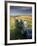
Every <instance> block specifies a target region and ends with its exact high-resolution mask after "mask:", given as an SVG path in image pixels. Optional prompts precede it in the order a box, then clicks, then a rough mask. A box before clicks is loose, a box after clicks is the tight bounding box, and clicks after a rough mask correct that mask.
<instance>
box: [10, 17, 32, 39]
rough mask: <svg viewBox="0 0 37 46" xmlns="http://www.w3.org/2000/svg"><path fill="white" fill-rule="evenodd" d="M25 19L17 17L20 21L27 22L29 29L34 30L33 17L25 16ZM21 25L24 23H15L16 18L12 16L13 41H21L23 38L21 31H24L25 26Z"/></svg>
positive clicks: (11, 33)
mask: <svg viewBox="0 0 37 46" xmlns="http://www.w3.org/2000/svg"><path fill="white" fill-rule="evenodd" d="M23 17H24V18H23ZM23 17H21V16H20V17H19V16H17V18H18V19H19V18H20V19H21V20H26V21H27V25H28V28H32V17H31V16H23ZM26 17H27V18H26ZM29 17H31V18H29ZM28 18H29V19H28ZM21 24H22V21H21V22H20V23H19V22H18V20H16V21H15V18H14V17H13V16H10V39H11V40H15V39H20V38H22V37H23V36H22V34H21V30H22V29H23V26H22V25H21Z"/></svg>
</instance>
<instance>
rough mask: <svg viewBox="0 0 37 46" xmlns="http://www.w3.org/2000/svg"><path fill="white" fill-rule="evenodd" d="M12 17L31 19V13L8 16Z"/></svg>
mask: <svg viewBox="0 0 37 46" xmlns="http://www.w3.org/2000/svg"><path fill="white" fill-rule="evenodd" d="M10 17H12V18H14V19H16V18H17V19H22V20H32V16H31V15H18V16H10Z"/></svg>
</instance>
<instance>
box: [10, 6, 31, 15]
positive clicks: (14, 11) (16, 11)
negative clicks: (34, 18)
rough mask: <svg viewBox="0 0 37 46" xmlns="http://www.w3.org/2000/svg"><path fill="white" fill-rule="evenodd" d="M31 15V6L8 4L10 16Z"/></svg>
mask: <svg viewBox="0 0 37 46" xmlns="http://www.w3.org/2000/svg"><path fill="white" fill-rule="evenodd" d="M17 15H32V7H22V6H10V16H17Z"/></svg>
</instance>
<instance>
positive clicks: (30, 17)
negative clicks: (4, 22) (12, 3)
mask: <svg viewBox="0 0 37 46" xmlns="http://www.w3.org/2000/svg"><path fill="white" fill-rule="evenodd" d="M16 18H17V19H21V20H26V21H27V22H28V28H31V27H32V16H31V15H29V16H27V15H26V16H10V31H13V30H14V29H15V28H16V27H15V19H16Z"/></svg>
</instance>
